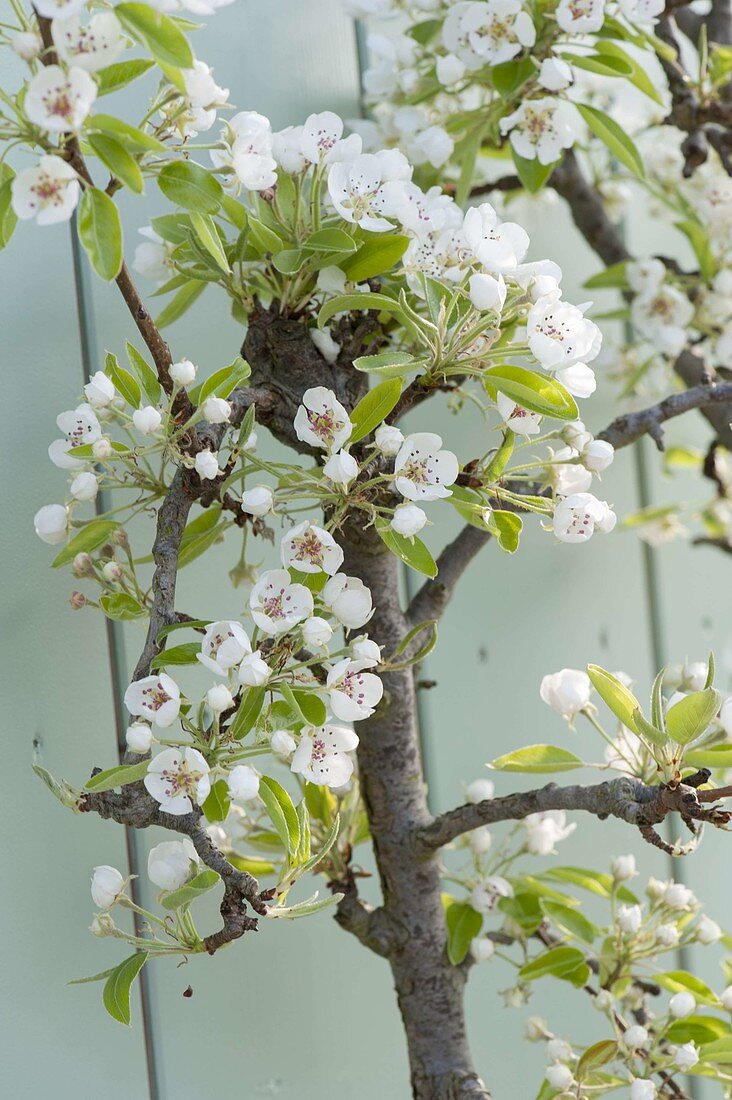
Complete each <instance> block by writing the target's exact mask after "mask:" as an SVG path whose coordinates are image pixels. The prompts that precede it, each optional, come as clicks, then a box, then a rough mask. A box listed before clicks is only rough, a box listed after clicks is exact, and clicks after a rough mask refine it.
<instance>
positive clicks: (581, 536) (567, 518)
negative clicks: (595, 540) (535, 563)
mask: <svg viewBox="0 0 732 1100" xmlns="http://www.w3.org/2000/svg"><path fill="white" fill-rule="evenodd" d="M616 522H617V516H616V515H615V513H614V512H613V510H612V508H610V506H609V505H608V504H607V503H606V502H605V501H604V500H598V499H597V497H595V496H593V495H592V493H573V494H572V495H571V496H568V497H565V498H564V499H563V500H560V501H559V503H558V504H557V506H556V508H555V509H554V518H553V520H552V530H553V531H554V534H555V535H556V536H557V538H558V539H559V540H560V542H570V543H573V542H587V541H588V539H590V538H591V537H592V535H593V534H594V532H595V531H601V532H602V534H604V535H607V534H609V533H610V531H612V530H613V528H614V527H615V524H616Z"/></svg>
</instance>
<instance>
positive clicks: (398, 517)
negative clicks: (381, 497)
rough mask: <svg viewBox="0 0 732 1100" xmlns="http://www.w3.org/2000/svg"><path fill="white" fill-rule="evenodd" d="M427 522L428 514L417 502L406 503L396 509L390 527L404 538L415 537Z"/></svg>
mask: <svg viewBox="0 0 732 1100" xmlns="http://www.w3.org/2000/svg"><path fill="white" fill-rule="evenodd" d="M426 522H427V516H426V515H425V513H424V512H423V511H422V509H421V508H419V507H418V506H417V505H416V504H411V503H405V504H399V505H397V507H396V508H395V509H394V515H393V516H392V517H391V523H390V527H392V528H393V530H394V531H396V533H397V534H398V535H403V536H404V538H413V537H414V535H416V534H418V533H419V532H420V531H421V530H422V528H423V527H424V525H425V523H426Z"/></svg>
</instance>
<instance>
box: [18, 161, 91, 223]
mask: <svg viewBox="0 0 732 1100" xmlns="http://www.w3.org/2000/svg"><path fill="white" fill-rule="evenodd" d="M80 191H81V188H80V185H79V180H78V178H77V175H76V172H75V170H74V169H73V168H72V167H71V165H70V164H67V162H66V161H65V160H62V159H61V157H56V156H52V155H46V156H42V157H41V158H40V160H39V161H38V164H37V165H35V166H34V167H33V168H26V169H25V170H24V171H22V172H19V173H18V175H17V176H16V177H15V178H14V179H13V182H12V184H11V200H12V204H13V211H14V213H15V215H16V217H18V218H20V219H21V221H27V220H28V219H29V218H35V219H36V221H37V222H38V224H39V225H53V224H54V223H55V222H65V221H68V220H69V218H70V217H71V215H72V214H73V212H74V210H75V209H76V205H77V203H78V201H79V194H80Z"/></svg>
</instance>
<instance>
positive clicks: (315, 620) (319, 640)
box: [302, 615, 333, 649]
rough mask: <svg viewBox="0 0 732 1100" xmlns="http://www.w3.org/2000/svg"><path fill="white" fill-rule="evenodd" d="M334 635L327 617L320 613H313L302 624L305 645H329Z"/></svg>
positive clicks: (318, 647) (317, 647)
mask: <svg viewBox="0 0 732 1100" xmlns="http://www.w3.org/2000/svg"><path fill="white" fill-rule="evenodd" d="M332 637H333V628H332V627H331V625H330V623H329V622H328V621H327V619H323V618H321V617H320V615H313V616H312V617H311V618H309V619H306V620H305V622H304V623H303V624H302V639H303V641H304V642H305V645H309V646H314V647H315V648H316V649H320V648H321V647H322V646H325V645H327V644H328V642H329V641H330V639H331V638H332Z"/></svg>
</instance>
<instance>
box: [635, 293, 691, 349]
mask: <svg viewBox="0 0 732 1100" xmlns="http://www.w3.org/2000/svg"><path fill="white" fill-rule="evenodd" d="M630 316H631V321H632V323H633V325H634V326H635V327H636V328H637V329H638V331H639V333H641V335H642V336H644V337H645V338H646V339H648V340H650V341H651V342H652V343H653V344H654V346H655V347H656V348H657V349H658V350H660V351H662V352H664V353H665V354H666V355H669V356H677V355H678V354H679V353H680V352H681V350H682V349H683V347H684V346H685V344H686V343H687V341H688V339H689V334H688V332H687V327H688V325H689V324H690V323H691V321H692V318H693V316H694V306H693V305H692V303H691V302H690V301H689V299H688V298H687V296H686V295H685V294H683V293H682V292H681V291H680V290H678V289H677V288H676V287H675V286H670V285H669V284H664V285H663V286H660V287H658V288H657V289H651V290H648V291H645V292H643V293H641V294H637V295H636V296H635V298H634V299H633V301H632V303H631V307H630Z"/></svg>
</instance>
